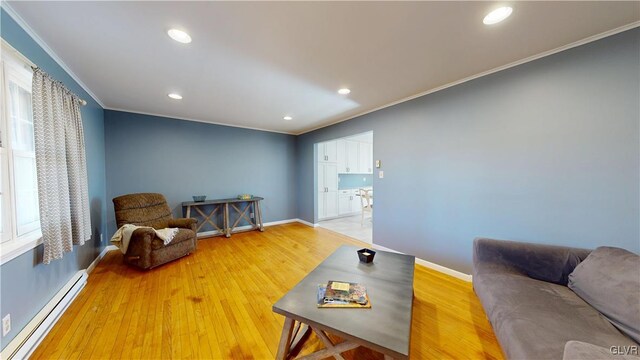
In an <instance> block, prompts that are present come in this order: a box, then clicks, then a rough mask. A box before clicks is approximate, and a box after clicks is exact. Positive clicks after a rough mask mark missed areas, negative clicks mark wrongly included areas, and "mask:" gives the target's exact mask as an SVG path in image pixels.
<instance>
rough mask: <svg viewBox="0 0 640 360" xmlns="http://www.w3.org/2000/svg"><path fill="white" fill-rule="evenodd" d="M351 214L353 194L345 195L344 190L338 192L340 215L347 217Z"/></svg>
mask: <svg viewBox="0 0 640 360" xmlns="http://www.w3.org/2000/svg"><path fill="white" fill-rule="evenodd" d="M350 213H351V194H350V193H347V194H345V193H344V190H340V191H339V192H338V215H346V214H350Z"/></svg>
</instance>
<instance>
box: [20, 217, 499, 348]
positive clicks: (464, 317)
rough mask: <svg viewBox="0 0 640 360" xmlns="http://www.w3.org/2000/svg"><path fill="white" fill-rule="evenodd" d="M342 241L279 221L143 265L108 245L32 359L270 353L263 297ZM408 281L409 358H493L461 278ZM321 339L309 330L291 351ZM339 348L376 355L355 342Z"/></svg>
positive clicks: (269, 298) (421, 274)
mask: <svg viewBox="0 0 640 360" xmlns="http://www.w3.org/2000/svg"><path fill="white" fill-rule="evenodd" d="M342 244H352V245H357V246H365V245H366V244H364V243H362V242H359V241H356V240H354V239H351V238H349V237H346V236H343V235H340V234H337V233H334V232H332V231H329V230H326V229H322V228H315V229H314V228H311V227H307V226H304V225H301V224H287V225H280V226H274V227H270V228H268V229H267V230H266V231H265V232H246V233H240V234H234V235H233V236H232V237H231V238H229V239H227V238H224V237H215V238H209V239H202V240H201V241H200V242H199V244H198V250H197V251H196V252H195V253H193V254H191V255H189V256H187V257H185V258H182V259H180V260H178V261H174V262H171V263H169V264H166V265H163V266H160V267H158V268H156V269H152V270H150V271H146V272H144V271H139V270H137V269H135V268H132V267H129V266H127V265H125V264H123V263H122V254H121V253H120V252H117V251H112V252H110V253H108V254H107V255H106V256H105V258H104V259H103V260H102V261H101V262H100V264H99V265H98V266H97V267H96V269H95V270H94V271H93V272H92V273H91V275H90V277H89V280H88V283H87V285H86V286H85V288H84V289H83V290H82V291H81V293H80V294H79V296H78V297H77V298H76V300H75V301H74V302H73V303H72V304H71V305H70V306H69V308H68V309H67V311H66V313H65V314H63V315H62V317H61V318H60V320H59V321H58V322H57V323H56V325H55V326H54V328H53V329H52V331H51V332H50V333H49V334H48V335H47V336H46V338H45V339H44V340H43V342H42V343H41V344H40V346H39V347H38V348H37V349H36V351H35V352H34V354H33V356H32V358H33V359H107V358H109V359H175V358H180V359H273V358H274V357H275V355H276V351H277V346H278V341H279V336H280V332H281V330H282V325H283V322H284V318H283V317H282V316H280V315H277V314H274V313H273V312H272V311H271V305H272V304H273V303H275V302H276V301H277V300H278V299H279V298H280V297H281V296H283V295H284V294H285V293H286V292H287V291H288V290H289V289H291V288H292V287H294V286H295V285H296V284H297V283H298V282H299V281H300V280H301V279H302V278H304V276H306V275H307V274H308V273H309V272H310V271H311V270H313V268H315V267H316V266H317V265H318V264H319V263H320V262H322V260H324V259H325V258H326V257H327V256H329V255H330V254H331V253H332V252H333V251H334V250H335V249H336V248H338V247H339V246H340V245H342ZM354 256H355V254H354ZM414 290H415V299H414V312H413V318H412V334H411V358H412V359H503V355H502V352H501V350H500V347H499V345H498V343H497V341H496V338H495V335H494V333H493V330H492V329H491V325H490V324H489V322H488V320H487V319H486V316H485V314H484V311H483V310H482V306H481V305H480V302H479V301H478V299H477V297H476V296H475V294H474V293H473V289H472V287H471V284H470V283H467V282H464V281H462V280H459V279H456V278H452V277H450V276H448V275H445V274H442V273H439V272H436V271H434V270H431V269H427V268H425V267H422V266H419V265H416V268H415V283H414ZM330 337H331V340H332V341H333V342H334V343H337V342H340V339H338V338H336V337H335V336H330ZM322 348H323V345H322V342H321V341H320V340H319V339H318V338H317V337H316V336H315V334H312V335H311V336H310V338H309V340H308V341H307V342H306V343H305V346H304V347H303V349H302V350H301V351H300V354H308V353H311V352H313V351H316V350H319V349H322ZM343 356H344V357H345V359H351V360H353V359H364V360H367V359H383V358H384V357H383V356H382V355H381V354H379V353H377V352H375V351H372V350H368V349H364V348H362V347H359V348H356V349H353V350H350V351H347V352H345V353H343Z"/></svg>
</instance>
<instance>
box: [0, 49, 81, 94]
mask: <svg viewBox="0 0 640 360" xmlns="http://www.w3.org/2000/svg"><path fill="white" fill-rule="evenodd" d="M0 39H1V40H2V47H3V48H4V49H3V50H6V51H8V52H9V53H11V54H12V55H14V56H15V57H17V58H18V59H19V60H20V61H23V62H24V63H26V64H27V65H29V66H30V67H31V69H32V70H35V69H36V68H38V65H36V64H34V63H33V61H31V60H29V58H28V57H26V56H24V55H22V53H21V52H20V51H18V50H16V49H15V48H14V47H13V46H11V44H9V43H8V42H7V41H6V40H5V39H2V38H0ZM78 99H79V100H80V104H82V106H85V105H87V101H86V100H84V99H80V98H79V97H78Z"/></svg>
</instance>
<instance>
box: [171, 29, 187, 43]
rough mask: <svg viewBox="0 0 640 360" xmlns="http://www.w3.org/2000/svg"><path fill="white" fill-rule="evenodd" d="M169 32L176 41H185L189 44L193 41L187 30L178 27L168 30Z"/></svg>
mask: <svg viewBox="0 0 640 360" xmlns="http://www.w3.org/2000/svg"><path fill="white" fill-rule="evenodd" d="M167 34H168V35H169V36H170V37H171V38H172V39H173V40H175V41H177V42H180V43H183V44H188V43H190V42H191V36H189V34H187V33H186V32H184V31H182V30H178V29H171V30H169V31H167Z"/></svg>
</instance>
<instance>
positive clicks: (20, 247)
mask: <svg viewBox="0 0 640 360" xmlns="http://www.w3.org/2000/svg"><path fill="white" fill-rule="evenodd" d="M2 50H3V51H2V64H1V67H0V105H1V106H0V109H1V111H0V242H1V248H0V256H1V257H2V263H4V262H6V261H8V260H10V259H12V258H14V257H16V256H18V255H20V254H22V253H23V252H24V251H27V250H29V249H31V248H33V247H35V246H36V245H37V244H38V243H39V241H40V240H41V237H42V235H41V233H40V213H39V209H38V181H37V176H36V157H35V144H34V137H33V111H32V106H31V77H32V73H33V72H32V70H31V67H30V66H29V64H27V63H26V62H25V61H24V60H22V59H21V55H19V54H17V52H16V51H15V50H14V49H12V48H11V47H9V46H8V45H7V44H6V43H5V42H4V41H3V42H2Z"/></svg>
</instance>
